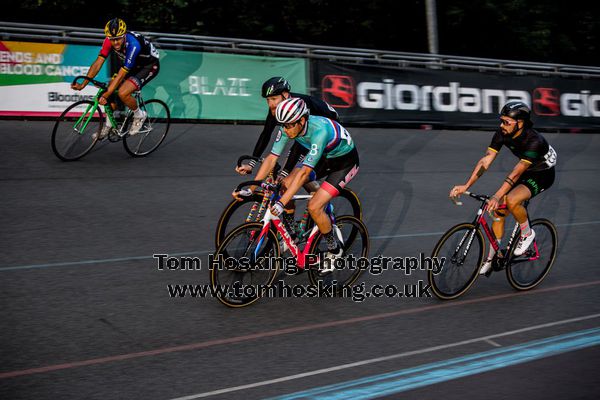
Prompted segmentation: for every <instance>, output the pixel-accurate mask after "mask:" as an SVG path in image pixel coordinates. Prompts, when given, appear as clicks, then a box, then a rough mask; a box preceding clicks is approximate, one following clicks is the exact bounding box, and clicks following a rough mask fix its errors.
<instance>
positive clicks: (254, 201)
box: [215, 155, 362, 248]
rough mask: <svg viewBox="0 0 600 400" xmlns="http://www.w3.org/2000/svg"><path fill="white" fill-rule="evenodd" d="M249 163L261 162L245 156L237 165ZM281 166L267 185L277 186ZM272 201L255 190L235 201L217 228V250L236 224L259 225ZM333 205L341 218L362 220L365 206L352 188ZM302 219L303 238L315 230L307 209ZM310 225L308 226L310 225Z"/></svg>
mask: <svg viewBox="0 0 600 400" xmlns="http://www.w3.org/2000/svg"><path fill="white" fill-rule="evenodd" d="M246 160H255V161H260V159H259V158H257V157H253V156H248V155H244V156H241V157H240V158H239V159H238V162H237V165H238V167H240V166H241V165H242V164H243V162H244V161H246ZM278 169H279V166H278V165H276V167H275V168H274V171H272V173H271V174H270V175H269V177H268V178H267V179H266V182H267V183H274V182H275V177H276V176H277V171H278ZM310 184H311V185H313V186H312V187H311V189H312V190H313V191H314V190H315V188H318V183H317V182H311V183H310ZM268 201H269V198H268V196H265V195H264V193H263V192H262V191H260V190H258V191H255V192H254V193H252V195H250V196H244V197H242V200H241V201H238V200H235V199H233V200H232V201H231V202H229V204H227V206H226V207H225V209H224V210H223V212H222V213H221V216H220V218H219V221H218V222H217V229H216V231H215V247H217V248H218V247H219V245H220V244H221V242H222V241H223V239H224V238H225V236H226V235H227V234H228V233H229V232H230V231H231V230H232V229H233V228H234V227H236V226H237V225H239V224H240V223H242V222H258V221H261V220H262V218H263V217H264V215H265V210H266V209H267V202H268ZM331 204H332V206H333V208H334V210H335V214H336V215H337V216H342V215H353V216H354V217H356V218H357V219H359V220H362V205H361V203H360V200H359V198H358V196H357V195H356V193H354V192H353V191H352V189H350V188H349V187H345V188H344V189H342V190H341V191H340V194H339V195H338V196H336V197H335V198H333V199H332V201H331ZM299 215H302V219H301V220H300V221H298V222H297V224H296V226H297V227H298V229H299V230H301V232H297V233H298V235H299V236H300V235H301V234H303V233H306V231H310V229H311V228H312V225H311V222H312V220H310V219H308V210H307V209H305V210H304V212H303V213H302V214H299ZM307 224H308V225H307Z"/></svg>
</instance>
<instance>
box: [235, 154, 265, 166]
mask: <svg viewBox="0 0 600 400" xmlns="http://www.w3.org/2000/svg"><path fill="white" fill-rule="evenodd" d="M246 160H250V161H252V160H253V161H256V162H257V163H258V162H260V158H258V157H254V156H249V155H243V156H241V157H240V158H238V160H237V166H238V167H241V166H242V163H243V162H244V161H246Z"/></svg>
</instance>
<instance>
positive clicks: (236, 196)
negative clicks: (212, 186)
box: [231, 189, 252, 201]
mask: <svg viewBox="0 0 600 400" xmlns="http://www.w3.org/2000/svg"><path fill="white" fill-rule="evenodd" d="M231 195H232V196H233V198H234V199H236V200H237V201H242V200H244V199H243V198H242V197H248V196H251V195H252V190H251V189H242V190H240V191H239V192H236V191H235V190H234V191H233V192H231Z"/></svg>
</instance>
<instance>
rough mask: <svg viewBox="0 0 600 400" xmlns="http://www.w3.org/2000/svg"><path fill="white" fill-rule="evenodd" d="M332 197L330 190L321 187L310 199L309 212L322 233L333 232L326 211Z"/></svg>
mask: <svg viewBox="0 0 600 400" xmlns="http://www.w3.org/2000/svg"><path fill="white" fill-rule="evenodd" d="M332 198H333V196H332V195H331V194H329V192H328V191H326V190H325V189H323V188H320V189H319V190H317V192H316V193H315V194H314V196H313V197H312V198H311V199H310V200H309V201H308V212H309V213H310V216H311V218H312V219H313V221H315V224H317V226H318V227H319V231H321V233H322V234H327V233H329V232H331V221H330V220H329V217H328V216H327V213H326V212H325V206H326V205H327V203H329V201H331V199H332Z"/></svg>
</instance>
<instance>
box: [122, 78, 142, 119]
mask: <svg viewBox="0 0 600 400" xmlns="http://www.w3.org/2000/svg"><path fill="white" fill-rule="evenodd" d="M136 90H137V86H135V84H134V83H133V82H131V81H130V80H125V81H124V82H123V83H122V84H121V86H119V98H120V99H121V101H122V102H123V103H125V105H126V106H127V107H128V108H129V109H130V110H132V111H135V110H137V108H138V104H137V101H135V98H134V97H133V96H132V95H131V94H132V93H133V92H134V91H136Z"/></svg>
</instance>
